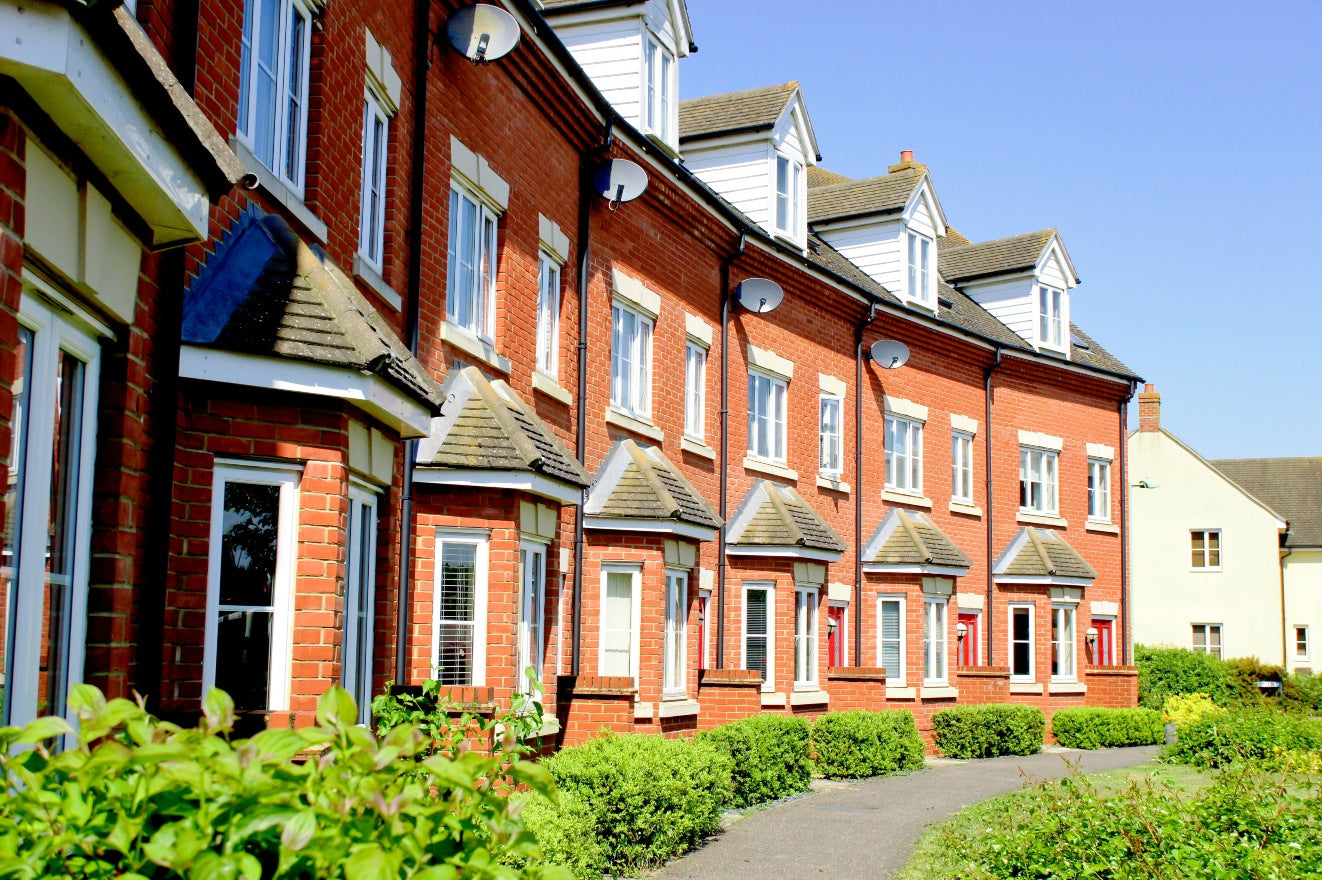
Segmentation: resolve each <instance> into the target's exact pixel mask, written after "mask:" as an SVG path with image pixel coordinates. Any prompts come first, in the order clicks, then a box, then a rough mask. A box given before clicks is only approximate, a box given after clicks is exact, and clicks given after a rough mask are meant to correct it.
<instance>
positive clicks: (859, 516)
mask: <svg viewBox="0 0 1322 880" xmlns="http://www.w3.org/2000/svg"><path fill="white" fill-rule="evenodd" d="M876 318H877V305H876V303H873V304H872V305H871V306H869V307H868V316H867V317H866V318H865V319H863V320H862V321H860V322H859V324H858V327H857V328H855V330H854V665H855V666H862V665H863V331H864V330H866V329H867V328H868V325H869V324H871V323H872V322H873V321H875V320H876Z"/></svg>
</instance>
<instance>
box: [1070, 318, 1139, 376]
mask: <svg viewBox="0 0 1322 880" xmlns="http://www.w3.org/2000/svg"><path fill="white" fill-rule="evenodd" d="M1070 333H1071V334H1072V337H1073V338H1072V339H1071V342H1070V360H1071V361H1072V362H1073V363H1076V364H1084V365H1086V366H1089V367H1096V368H1098V369H1099V370H1106V371H1108V372H1111V373H1119V374H1120V375H1121V376H1129V377H1130V378H1132V379H1137V378H1138V374H1136V373H1135V372H1134V371H1133V370H1131V369H1129V367H1127V366H1125V365H1124V363H1123V362H1122V361H1121V360H1120V359H1119V358H1118V357H1116V356H1115V355H1113V354H1111V353H1110V352H1109V351H1107V350H1106V349H1104V348H1102V347H1101V346H1100V345H1099V344H1097V342H1096V341H1095V340H1094V339H1093V338H1092V337H1091V336H1089V335H1088V334H1087V333H1084V332H1083V329H1082V328H1081V327H1079V326H1078V325H1077V324H1070ZM1079 343H1083V344H1082V345H1080V344H1079Z"/></svg>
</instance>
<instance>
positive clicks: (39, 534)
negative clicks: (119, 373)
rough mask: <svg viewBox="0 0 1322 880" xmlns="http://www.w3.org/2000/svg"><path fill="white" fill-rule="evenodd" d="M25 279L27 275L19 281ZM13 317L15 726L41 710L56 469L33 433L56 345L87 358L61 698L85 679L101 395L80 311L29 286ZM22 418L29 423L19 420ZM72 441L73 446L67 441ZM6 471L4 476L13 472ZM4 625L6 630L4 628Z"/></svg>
mask: <svg viewBox="0 0 1322 880" xmlns="http://www.w3.org/2000/svg"><path fill="white" fill-rule="evenodd" d="M25 281H26V279H25ZM18 321H19V323H20V324H21V325H22V326H23V327H25V328H27V329H28V330H30V331H31V332H32V342H31V344H30V347H31V351H30V352H29V359H30V364H29V365H28V368H27V375H25V376H24V381H25V382H27V383H28V388H27V394H26V399H27V404H28V406H27V412H26V413H22V414H20V413H19V411H18V409H19V402H18V400H17V398H16V399H15V401H14V406H15V410H14V414H13V417H12V420H11V427H12V431H13V433H12V443H13V445H12V447H11V449H10V455H9V459H8V462H9V465H10V467H11V468H15V464H16V460H17V459H16V457H15V455H16V453H18V450H19V447H20V445H21V446H22V452H21V453H18V454H19V455H21V461H22V470H23V472H22V493H21V497H20V498H17V499H15V500H16V502H17V503H18V504H19V505H20V506H19V508H18V510H17V511H14V510H11V511H7V515H9V516H13V517H16V518H17V523H16V524H17V526H18V534H17V536H16V537H17V541H18V564H17V570H16V571H15V570H14V569H13V568H11V567H10V566H12V565H13V562H12V560H6V571H5V576H6V577H7V579H8V580H9V583H8V585H7V588H8V589H9V590H10V593H9V609H8V611H9V620H8V621H0V627H3V628H4V629H0V636H3V637H5V638H8V639H9V643H8V645H6V655H5V663H4V665H3V666H0V674H3V675H4V676H5V678H4V691H5V693H4V695H3V698H0V707H2V708H3V712H0V714H3V715H4V716H5V717H3V718H0V724H3V725H13V726H16V727H21V726H23V725H24V724H26V723H27V722H29V721H32V720H34V719H35V718H36V717H37V715H38V708H39V691H40V680H41V663H42V662H43V644H42V633H43V630H44V629H45V628H46V625H45V622H46V611H45V596H46V593H47V585H46V568H47V558H48V552H47V548H48V544H49V539H50V532H49V523H50V515H51V512H50V500H51V477H52V472H53V469H54V461H53V459H54V454H55V443H54V437H53V436H52V433H51V432H50V431H49V430H45V429H43V430H40V431H35V430H31V429H32V428H33V427H34V426H37V425H40V426H43V428H44V427H46V426H51V425H53V424H54V423H55V418H56V415H55V413H56V406H57V400H56V398H57V396H58V394H59V388H58V385H59V382H58V378H57V376H56V373H57V370H58V359H59V355H60V353H61V352H64V353H65V354H67V355H69V356H71V357H72V358H74V359H76V360H78V361H79V362H81V363H82V365H83V371H82V372H83V394H82V400H81V401H80V403H81V406H80V407H79V409H78V411H77V412H76V414H75V418H76V419H77V422H78V426H77V428H78V436H77V438H76V441H75V442H76V443H77V447H76V448H77V452H78V457H77V468H78V482H77V484H76V486H74V488H73V491H72V499H71V500H72V504H71V509H70V510H69V511H68V514H69V519H70V522H69V523H68V526H69V527H70V528H71V529H72V532H73V533H72V535H71V538H72V540H71V543H70V553H71V558H70V569H71V570H70V575H69V583H68V585H67V601H66V605H65V615H66V619H65V625H66V629H65V631H64V633H63V634H62V638H63V639H64V640H65V642H66V645H67V654H66V656H65V657H64V658H63V662H64V681H63V682H61V683H60V687H61V689H62V690H63V691H64V692H65V697H66V698H67V688H68V687H69V686H70V685H73V684H75V683H77V682H79V681H82V679H83V665H84V659H85V655H86V651H87V583H88V572H89V570H90V566H91V533H92V488H93V485H92V484H93V477H94V466H95V462H96V436H97V406H98V401H99V400H100V391H99V389H100V365H101V349H100V346H99V345H98V343H97V340H96V338H95V337H94V336H93V335H92V334H91V333H89V332H87V330H88V328H89V327H90V325H84V324H83V322H82V321H81V320H79V316H78V314H77V312H76V311H74V312H71V311H70V310H68V309H63V308H51V307H49V306H48V305H47V304H46V302H45V301H44V299H42V298H41V297H39V295H38V294H37V293H36V292H35V290H33V289H31V288H29V287H28V286H27V285H26V284H25V285H24V288H23V293H22V298H21V300H20V303H19V314H18ZM21 421H25V422H26V428H27V429H28V430H26V431H25V430H24V427H23V426H21V425H20V422H21ZM71 448H72V447H71ZM16 475H17V474H16V471H15V470H11V472H10V477H11V478H14V477H15V476H16ZM24 547H38V548H42V550H41V552H39V553H27V554H24V552H23V548H24ZM5 630H7V632H6V631H5ZM45 714H61V715H67V716H68V718H69V720H70V721H71V722H72V721H73V715H72V713H69V712H67V706H58V707H56V706H48V707H47V713H45Z"/></svg>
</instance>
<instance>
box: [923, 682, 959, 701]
mask: <svg viewBox="0 0 1322 880" xmlns="http://www.w3.org/2000/svg"><path fill="white" fill-rule="evenodd" d="M918 694H919V696H921V697H922V698H923V699H924V700H955V699H958V698H959V688H956V687H951V686H950V685H948V684H931V685H923V689H922V690H921V691H919V692H918Z"/></svg>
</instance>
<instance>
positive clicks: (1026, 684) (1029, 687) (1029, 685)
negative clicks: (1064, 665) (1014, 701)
mask: <svg viewBox="0 0 1322 880" xmlns="http://www.w3.org/2000/svg"><path fill="white" fill-rule="evenodd" d="M1010 693H1012V694H1024V695H1031V696H1041V695H1042V685H1040V684H1038V683H1037V682H1035V681H1012V682H1010Z"/></svg>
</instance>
